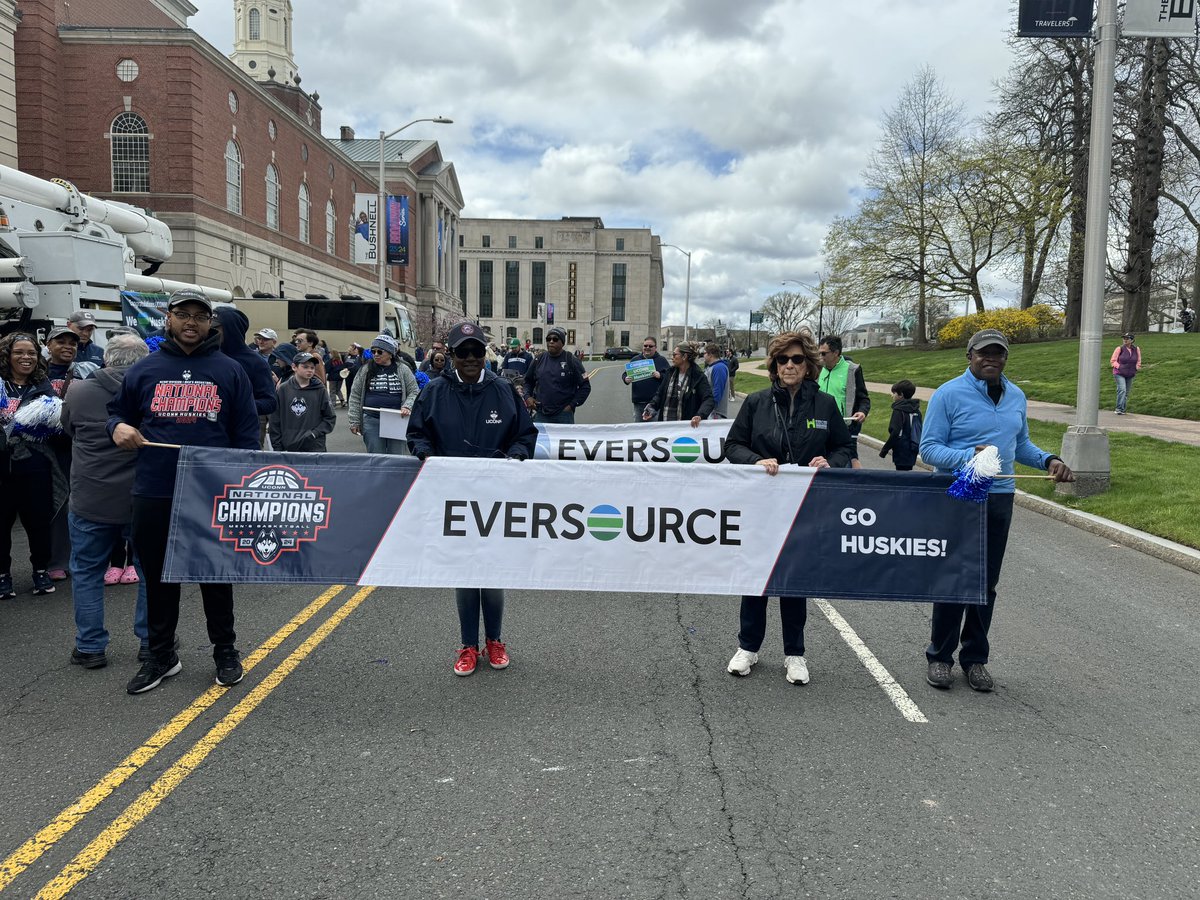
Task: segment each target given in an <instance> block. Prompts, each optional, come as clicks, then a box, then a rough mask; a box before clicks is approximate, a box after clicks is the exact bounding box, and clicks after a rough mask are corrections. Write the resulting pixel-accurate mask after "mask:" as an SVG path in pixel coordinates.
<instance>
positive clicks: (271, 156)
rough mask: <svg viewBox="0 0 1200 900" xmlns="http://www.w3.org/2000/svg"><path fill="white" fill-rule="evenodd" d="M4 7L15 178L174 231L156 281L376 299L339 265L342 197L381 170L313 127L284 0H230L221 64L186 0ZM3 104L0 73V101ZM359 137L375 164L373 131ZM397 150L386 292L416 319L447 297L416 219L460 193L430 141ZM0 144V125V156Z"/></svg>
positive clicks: (453, 212) (366, 275)
mask: <svg viewBox="0 0 1200 900" xmlns="http://www.w3.org/2000/svg"><path fill="white" fill-rule="evenodd" d="M6 6H8V7H11V0H0V40H3V37H4V27H3V26H4V22H5V13H6ZM16 7H17V13H18V21H17V24H16V28H15V36H14V56H15V81H16V91H15V94H16V104H15V105H16V124H17V129H16V130H17V133H18V134H19V141H18V142H17V157H18V164H19V167H20V168H21V169H22V170H23V171H26V172H28V173H30V174H32V175H36V176H38V177H41V178H65V179H67V180H69V181H72V182H74V183H75V184H76V185H77V186H78V187H79V188H80V189H81V190H83V191H85V192H87V193H92V194H96V195H97V196H100V197H103V198H106V199H107V198H113V199H118V200H122V201H124V202H127V203H131V204H133V205H135V206H140V207H144V208H146V209H149V210H151V211H152V212H154V214H155V215H157V216H158V217H159V218H160V219H162V220H163V221H164V222H166V223H167V225H168V226H170V228H171V231H172V233H173V236H174V239H175V253H174V255H173V256H172V258H171V260H170V261H169V262H167V263H166V264H165V265H164V266H162V268H161V269H160V270H159V272H158V273H157V274H159V275H161V276H162V277H165V278H172V279H177V280H183V281H195V282H198V283H201V284H208V285H212V286H215V287H222V288H225V289H227V290H229V291H231V292H232V293H233V294H234V296H235V297H237V296H250V295H252V294H253V293H255V292H262V293H266V294H279V293H286V295H288V296H302V295H306V294H315V295H323V296H327V297H330V298H337V297H342V296H361V297H375V296H376V294H377V291H378V288H377V274H376V270H375V269H374V268H372V267H369V266H363V265H356V264H354V263H352V262H351V261H350V256H351V251H350V246H351V236H352V222H353V212H354V195H355V193H356V192H363V193H374V192H376V191H377V190H378V188H377V174H376V173H377V171H378V170H377V166H376V165H371V164H370V163H369V162H368V158H367V156H366V154H365V153H363V152H361V151H360V152H358V153H356V154H353V155H351V154H348V153H347V152H346V144H345V142H344V141H343V140H341V139H334V140H327V139H325V138H324V137H322V135H321V125H322V123H321V105H320V97H319V95H318V94H317V93H315V92H313V93H309V92H307V91H306V90H304V89H302V88H301V87H300V84H301V79H300V77H299V74H298V70H297V68H296V65H295V63H294V61H293V59H292V53H291V15H292V8H291V3H290V0H277V2H272V3H269V4H268V3H255V2H253V0H235V3H234V12H235V13H236V15H237V17H238V18H237V28H236V32H235V33H236V35H237V38H236V40H237V43H236V45H235V49H234V53H233V54H232V56H231V57H226V56H224V55H223V54H222V53H221V52H220V51H218V50H217V49H216V48H214V47H213V46H211V45H210V44H208V43H207V42H206V41H205V40H204V39H203V38H202V37H200V36H199V35H198V34H196V33H195V32H194V31H192V30H191V29H190V28H188V27H187V20H188V17H189V16H191V15H194V14H195V12H196V8H195V7H194V6H193V5H192V3H190V2H189V0H88V2H86V3H80V2H75V3H66V2H64V0H17V4H16ZM289 76H290V77H289ZM4 97H5V91H4V70H3V67H2V66H0V106H3V103H4ZM342 137H345V135H343V136H342ZM351 143H353V142H351ZM358 143H370V144H372V145H374V146H375V147H376V155H375V157H374V158H375V159H376V160H377V159H378V155H377V154H378V149H377V148H378V142H377V141H373V142H358ZM399 143H401V144H403V145H404V151H405V152H404V155H405V160H406V161H405V162H404V163H403V164H394V163H389V166H388V169H387V179H386V180H387V182H388V189H389V192H390V193H394V194H407V195H408V196H409V208H410V211H411V215H412V219H413V221H412V223H411V225H410V245H411V246H410V254H409V264H408V265H407V266H393V267H391V268H390V270H389V292H390V294H391V296H393V297H397V296H398V295H400V294H403V295H405V297H406V298H407V304H408V305H409V307H410V309H411V310H412V311H413V312H414V319H415V320H416V322H417V323H418V328H419V330H424V329H421V325H422V323H426V325H427V323H429V322H431V321H432V320H433V316H434V314H435V313H436V312H437V311H447V312H454V311H458V310H459V309H460V308H461V306H460V302H459V300H458V297H457V293H456V292H455V291H454V290H453V285H452V284H451V283H450V282H449V281H448V280H447V279H445V277H444V276H441V275H439V269H441V270H444V269H446V268H447V266H446V265H441V266H439V262H440V260H439V258H438V256H437V255H436V253H431V252H430V248H429V247H428V246H426V244H427V242H428V241H429V240H430V233H431V231H432V233H433V234H434V235H436V233H437V232H436V228H431V227H430V223H428V222H426V221H424V218H423V217H424V216H427V215H437V216H439V217H441V218H444V219H445V220H446V221H447V222H448V221H450V220H452V219H454V220H456V219H457V216H458V214H459V212H460V211H461V209H462V205H463V204H462V197H461V194H460V193H459V192H458V186H457V181H456V179H455V176H454V171H453V166H452V165H451V164H450V163H447V162H446V161H444V160H443V159H442V157H441V152H440V150H439V148H438V146H437V144H436V142H433V141H427V140H412V141H403V142H399ZM4 147H5V132H4V131H3V129H2V127H0V157H2V156H3V153H4ZM435 239H436V238H435ZM423 313H424V315H423Z"/></svg>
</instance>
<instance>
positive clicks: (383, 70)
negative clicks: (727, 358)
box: [192, 0, 1015, 323]
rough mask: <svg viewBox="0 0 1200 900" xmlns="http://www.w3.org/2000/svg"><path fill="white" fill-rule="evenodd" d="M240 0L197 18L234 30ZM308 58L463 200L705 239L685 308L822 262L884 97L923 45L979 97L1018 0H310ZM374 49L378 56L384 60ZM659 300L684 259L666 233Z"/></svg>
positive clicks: (215, 31)
mask: <svg viewBox="0 0 1200 900" xmlns="http://www.w3.org/2000/svg"><path fill="white" fill-rule="evenodd" d="M232 6H233V4H232V3H230V2H225V3H221V2H220V0H207V2H206V3H205V4H204V8H203V10H202V11H201V12H200V13H199V14H198V15H196V16H195V17H194V18H193V19H192V26H193V27H194V28H195V29H196V30H197V31H198V32H200V33H201V34H202V35H203V36H204V37H205V38H207V39H208V40H209V41H210V42H211V43H213V44H214V45H215V46H217V47H218V48H219V49H221V50H223V51H226V52H228V51H229V50H231V49H232V24H233V21H232V20H233V11H232ZM294 6H295V13H294V15H295V21H294V45H295V55H296V62H297V64H298V66H299V69H300V72H301V74H302V75H303V86H304V87H305V89H307V90H315V91H318V92H319V93H320V94H321V103H322V105H323V107H324V122H325V126H326V131H327V132H328V133H330V134H334V133H336V129H337V127H338V126H339V125H342V124H347V125H352V126H354V127H355V128H356V129H357V130H358V132H359V133H360V134H372V133H375V132H377V131H378V130H379V129H380V128H383V129H385V130H390V129H391V128H395V127H397V125H399V124H401V123H403V122H405V121H407V120H409V119H412V118H417V117H419V116H435V115H445V116H450V117H451V118H453V119H454V120H455V124H454V125H450V126H434V125H429V126H427V128H426V130H422V128H421V126H418V127H416V128H414V129H413V130H412V131H411V132H410V134H412V136H414V137H418V136H419V137H425V138H430V139H437V140H438V141H439V142H440V143H441V146H442V153H443V155H444V156H445V158H446V159H448V160H450V161H452V162H453V163H454V164H455V168H456V169H457V172H458V177H459V181H460V184H461V185H462V189H463V195H464V198H465V200H466V207H465V209H464V210H463V214H464V215H465V216H497V217H500V216H515V217H547V218H557V217H558V216H562V215H587V216H593V215H594V216H600V217H601V218H603V219H604V221H605V223H606V224H609V225H632V226H649V227H650V228H651V229H653V230H654V232H655V233H656V234H659V235H661V236H662V238H663V240H664V241H668V242H670V243H673V244H678V245H679V246H681V247H684V248H685V249H688V250H690V251H692V290H691V320H692V322H693V323H696V322H700V321H703V320H704V319H707V318H709V317H711V316H718V315H719V316H722V317H724V318H726V319H729V318H732V319H734V320H740V319H741V318H744V317H745V314H746V311H747V310H748V309H749V308H751V307H752V306H757V305H758V304H759V303H760V302H761V300H762V298H763V297H765V296H766V295H768V294H770V293H772V292H773V291H775V290H776V289H778V287H779V282H780V281H781V280H782V279H783V278H797V279H800V280H804V281H811V280H813V278H814V273H815V272H816V271H817V270H818V269H819V268H820V266H821V256H820V251H821V241H822V239H823V237H824V234H825V230H826V228H827V226H828V224H829V222H830V220H831V219H832V218H833V217H834V216H835V215H838V214H842V213H846V212H849V211H850V210H851V209H852V208H853V193H854V191H855V190H856V188H858V187H860V186H861V171H862V168H863V166H864V164H865V162H866V160H867V157H868V156H869V154H870V152H871V150H872V147H873V145H874V141H875V140H876V138H877V135H878V122H879V118H880V115H881V113H882V112H883V111H884V110H885V109H888V108H889V107H890V106H891V105H892V104H893V103H894V102H895V99H896V97H897V95H898V94H899V92H900V89H901V88H902V86H903V85H904V84H905V82H907V81H908V80H909V79H910V78H911V77H912V75H913V74H914V72H915V71H916V70H917V69H918V68H919V67H920V66H922V65H924V64H926V63H928V64H931V65H933V66H934V68H935V69H936V70H937V72H938V73H939V74H940V75H941V76H942V77H943V79H944V80H945V82H946V84H947V87H948V88H949V89H950V91H951V92H952V93H953V94H954V95H955V96H956V97H957V98H958V99H960V100H962V101H963V102H964V104H965V106H966V109H967V113H968V115H970V116H978V115H980V114H981V113H982V112H983V111H984V110H985V109H986V107H987V104H988V101H989V98H990V96H991V84H992V82H993V81H994V80H995V79H997V78H999V77H1001V76H1002V75H1003V74H1004V72H1005V69H1006V68H1007V65H1008V62H1009V51H1008V47H1007V45H1006V40H1007V38H1008V36H1009V34H1010V32H1011V31H1012V28H1013V25H1014V22H1013V19H1014V18H1015V11H1014V10H1013V8H1012V7H1011V4H1010V0H975V2H973V3H969V4H964V3H956V4H947V3H945V2H944V0H891V2H888V3H877V2H876V3H858V4H854V3H828V2H825V0H738V2H729V0H674V2H670V3H669V4H667V5H666V7H665V9H664V6H663V4H648V3H644V2H633V0H567V2H562V0H557V2H550V0H523V2H520V3H517V2H514V0H494V2H492V3H487V4H483V3H465V2H459V0H450V2H445V3H441V4H435V5H426V6H421V5H413V4H396V3H392V2H385V0H343V2H341V3H338V4H328V5H327V4H323V3H317V2H315V0H297V2H296V3H295V4H294ZM373 60H374V61H378V62H377V63H372V61H373ZM663 262H664V270H665V274H666V278H667V284H666V288H665V291H664V318H665V320H666V321H668V322H679V321H681V320H682V317H683V299H684V272H685V269H686V262H687V261H686V259H685V258H684V257H683V256H682V255H681V254H678V253H675V252H674V251H672V250H666V251H664V261H663Z"/></svg>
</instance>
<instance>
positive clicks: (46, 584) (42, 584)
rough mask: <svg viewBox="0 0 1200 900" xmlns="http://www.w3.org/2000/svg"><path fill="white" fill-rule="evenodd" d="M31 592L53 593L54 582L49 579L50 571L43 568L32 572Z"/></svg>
mask: <svg viewBox="0 0 1200 900" xmlns="http://www.w3.org/2000/svg"><path fill="white" fill-rule="evenodd" d="M33 592H34V593H35V594H53V593H54V582H53V581H51V580H50V573H49V572H47V571H46V570H45V569H42V570H41V571H38V572H34V573H33Z"/></svg>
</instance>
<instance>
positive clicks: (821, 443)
mask: <svg viewBox="0 0 1200 900" xmlns="http://www.w3.org/2000/svg"><path fill="white" fill-rule="evenodd" d="M853 455H854V442H853V440H852V439H851V437H850V430H849V429H848V428H847V427H846V422H845V420H844V419H843V418H842V414H841V412H839V411H838V405H837V401H835V400H834V399H833V398H832V397H830V396H829V395H828V394H823V393H821V391H820V389H819V388H818V387H817V383H816V382H815V381H803V382H801V383H800V390H798V391H797V392H796V396H795V397H793V396H792V395H791V394H790V393H789V392H788V390H787V388H784V387H779V386H775V387H769V388H767V389H765V390H762V391H758V392H756V393H753V394H751V395H750V396H749V397H747V398H746V400H745V401H744V402H743V403H742V408H741V409H740V410H738V414H737V418H736V419H734V420H733V425H732V426H731V427H730V429H729V436H728V437H727V438H726V439H725V458H726V459H727V460H729V461H730V462H731V463H736V464H738V465H753V464H754V463H756V462H758V461H759V460H760V459H775V460H778V461H779V463H780V464H781V465H783V464H786V463H795V464H796V465H800V466H807V465H808V464H809V462H811V461H812V459H813V457H816V456H823V457H825V459H826V460H827V461H828V462H829V465H830V466H832V467H833V468H835V469H844V468H846V467H847V466H849V465H850V460H851V458H852V457H853Z"/></svg>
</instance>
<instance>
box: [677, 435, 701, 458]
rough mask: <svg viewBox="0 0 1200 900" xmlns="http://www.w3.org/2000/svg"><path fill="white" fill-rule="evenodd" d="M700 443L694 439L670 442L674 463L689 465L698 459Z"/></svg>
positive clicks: (680, 438)
mask: <svg viewBox="0 0 1200 900" xmlns="http://www.w3.org/2000/svg"><path fill="white" fill-rule="evenodd" d="M700 452H701V451H700V442H699V441H698V440H696V439H695V438H690V437H679V438H675V440H673V441H672V442H671V455H672V456H673V457H675V462H681V463H690V462H695V461H696V460H698V459H699V458H700Z"/></svg>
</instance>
